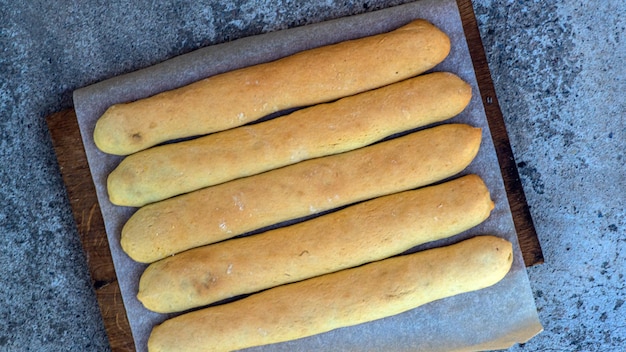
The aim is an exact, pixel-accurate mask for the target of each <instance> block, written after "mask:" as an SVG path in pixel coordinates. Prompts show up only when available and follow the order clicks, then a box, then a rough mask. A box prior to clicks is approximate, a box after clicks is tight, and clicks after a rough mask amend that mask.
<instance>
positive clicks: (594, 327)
mask: <svg viewBox="0 0 626 352" xmlns="http://www.w3.org/2000/svg"><path fill="white" fill-rule="evenodd" d="M402 2H403V1H383V0H377V1H353V2H345V1H333V0H328V1H324V2H315V4H306V5H305V4H302V3H301V2H295V1H288V0H279V1H243V0H237V1H232V2H229V3H228V4H226V2H221V3H218V2H209V1H203V2H188V1H180V0H177V1H173V2H170V3H169V4H165V3H161V2H142V3H141V4H133V5H130V4H128V3H125V4H123V5H121V4H114V3H109V2H105V3H103V2H100V1H92V0H88V1H81V2H72V1H53V2H48V1H26V2H16V1H6V0H2V1H0V160H1V161H0V165H1V168H0V273H1V275H0V351H106V350H108V349H109V347H108V343H107V340H106V335H105V333H104V328H103V325H102V321H101V318H100V315H99V310H98V306H97V303H96V300H95V296H94V294H93V291H92V289H91V287H90V281H89V276H88V271H87V268H86V266H85V257H84V255H83V254H82V250H81V247H80V242H79V240H78V237H77V234H76V230H75V228H74V222H73V219H72V215H71V211H70V208H69V203H68V200H67V197H66V193H65V189H64V186H63V182H62V179H61V176H60V173H59V167H58V164H57V162H56V157H55V155H54V152H53V149H52V145H51V141H50V136H49V133H48V130H47V126H46V123H45V117H46V116H47V115H49V114H51V113H54V112H56V111H59V110H62V109H64V108H68V107H71V105H72V100H71V94H72V91H73V90H74V89H76V88H79V87H82V86H85V85H88V84H90V83H94V82H97V81H100V80H103V79H106V78H109V77H112V76H115V75H118V74H121V73H125V72H130V71H133V70H136V69H139V68H142V67H146V66H149V65H151V64H154V63H156V62H159V61H162V60H165V59H167V58H170V57H172V56H175V55H179V54H182V53H185V52H189V51H192V50H194V49H196V48H198V47H202V46H206V45H210V44H214V43H219V42H223V41H227V40H230V39H234V38H238V37H242V36H248V35H253V34H258V33H262V32H266V31H271V30H278V29H282V28H287V27H293V26H299V25H304V24H307V23H312V22H318V21H322V20H326V19H330V18H335V17H340V16H346V15H350V14H356V13H361V12H364V11H372V10H375V9H377V8H382V7H388V6H392V5H395V4H399V3H402ZM474 8H475V11H476V16H477V19H478V22H479V26H480V31H481V35H482V38H483V42H484V45H485V51H486V53H487V56H488V60H489V65H490V68H491V70H492V77H493V79H494V83H495V86H496V90H497V93H498V97H499V102H500V104H501V107H502V110H503V113H504V116H505V120H506V125H507V128H508V131H509V135H510V138H511V143H512V147H513V151H514V154H515V158H516V161H517V163H518V166H519V170H520V174H521V178H522V182H523V185H524V188H525V190H526V194H527V197H528V202H529V204H530V206H531V212H532V215H533V218H534V221H535V225H536V227H537V231H538V233H539V237H540V240H541V243H542V246H543V250H544V255H545V258H546V263H545V264H543V265H540V266H536V267H533V268H531V269H530V270H529V275H530V279H531V284H532V288H533V292H534V294H535V298H536V302H537V306H538V310H539V315H540V318H541V321H542V323H543V325H544V327H545V331H544V332H543V333H542V334H540V335H539V336H537V337H536V338H534V339H532V340H531V341H530V342H528V343H527V344H525V345H522V346H516V347H513V348H512V349H511V350H512V351H603V352H604V351H623V350H624V348H625V346H626V319H625V318H624V316H626V305H624V302H625V301H626V291H625V289H624V274H625V271H626V269H625V268H626V265H625V264H626V259H625V258H626V220H625V219H626V211H625V203H626V196H625V194H626V178H625V175H624V174H625V171H626V169H625V167H624V162H625V161H626V160H625V159H626V157H625V155H624V150H625V149H626V95H625V93H624V92H626V64H625V63H624V62H625V60H626V50H625V48H626V43H625V41H626V28H625V27H626V23H625V22H624V20H623V15H624V13H626V2H623V1H621V0H611V1H602V2H586V1H564V0H558V1H554V2H541V1H505V0H476V1H474ZM503 319H506V317H503Z"/></svg>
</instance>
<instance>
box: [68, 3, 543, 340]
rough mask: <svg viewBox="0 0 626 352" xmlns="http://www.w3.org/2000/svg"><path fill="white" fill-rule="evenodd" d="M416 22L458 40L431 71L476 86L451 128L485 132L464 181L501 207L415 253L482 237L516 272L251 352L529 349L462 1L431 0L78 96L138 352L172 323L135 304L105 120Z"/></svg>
mask: <svg viewBox="0 0 626 352" xmlns="http://www.w3.org/2000/svg"><path fill="white" fill-rule="evenodd" d="M417 18H424V19H427V20H429V21H431V22H432V23H434V24H435V25H436V26H438V27H439V28H441V29H442V30H443V31H444V32H446V33H447V34H448V35H449V36H450V38H451V40H452V51H451V53H450V55H449V57H448V58H447V59H446V60H445V61H444V62H443V63H442V64H440V65H439V66H437V67H436V68H435V69H434V70H433V71H450V72H454V73H456V74H457V75H459V76H460V77H461V78H463V79H464V80H465V81H467V82H469V83H470V84H471V85H472V87H473V92H474V94H473V95H474V97H473V99H472V101H471V103H470V105H469V106H468V108H467V109H466V110H465V111H464V112H463V113H462V114H460V115H459V116H457V117H455V118H454V119H452V120H449V121H448V122H463V123H468V124H471V125H473V126H478V127H482V128H483V142H482V145H481V149H480V152H479V155H478V156H477V158H476V159H475V161H474V162H473V163H472V164H471V165H470V166H469V167H468V168H467V169H466V170H465V171H464V172H463V173H462V174H468V173H476V174H478V175H480V176H481V177H482V178H483V180H485V182H486V184H487V186H488V187H489V189H490V191H491V194H492V199H493V200H494V202H495V203H496V208H495V209H494V211H493V213H492V215H491V216H490V218H489V219H488V220H487V221H485V222H484V223H483V224H481V225H479V226H478V227H476V228H474V229H472V230H470V231H467V232H465V233H463V234H461V235H459V236H455V237H453V238H452V239H448V240H443V241H438V242H434V243H430V244H426V245H423V246H420V247H417V248H415V249H413V250H412V251H416V250H422V249H425V248H430V247H434V246H440V245H444V244H449V243H453V242H458V241H460V240H462V239H465V238H468V237H471V236H474V235H479V234H493V235H496V236H500V237H503V238H506V239H508V240H510V241H511V242H513V244H514V251H515V258H514V263H513V268H512V269H511V271H510V273H509V274H508V275H507V276H506V277H505V278H504V279H503V280H502V281H501V282H500V283H498V284H496V285H495V286H493V287H490V288H487V289H484V290H481V291H478V292H473V293H468V294H463V295H460V296H456V297H452V298H448V299H444V300H440V301H437V302H433V303H431V304H428V305H425V306H422V307H420V308H417V309H415V310H412V311H409V312H406V313H403V314H400V315H397V316H393V317H390V318H386V319H381V320H378V321H375V322H371V323H367V324H361V325H358V326H353V327H348V328H343V329H338V330H335V331H331V332H328V333H324V334H320V335H317V336H313V337H309V338H304V339H300V340H296V341H291V342H286V343H281V344H275V345H270V346H264V347H258V348H251V349H249V350H250V351H323V350H329V349H330V350H333V351H355V350H358V351H409V350H410V351H476V350H489V349H502V348H507V347H509V346H511V345H512V344H514V343H516V342H525V341H527V340H528V339H530V338H531V337H532V336H534V335H535V334H537V333H539V332H540V331H541V330H542V327H541V324H540V323H539V320H538V317H537V310H536V307H535V303H534V299H533V296H532V292H531V290H530V285H529V282H528V277H527V274H526V268H525V266H524V263H523V259H522V255H521V251H520V248H519V244H518V242H517V235H516V233H515V228H514V225H513V220H512V216H511V212H510V209H509V204H508V201H507V197H506V193H505V190H504V185H503V181H502V176H501V173H500V168H499V166H498V161H497V157H496V154H495V149H494V145H493V142H492V139H491V134H490V132H489V127H488V125H487V120H486V116H485V111H484V109H483V105H482V102H481V99H480V93H479V90H478V85H477V82H476V77H475V73H474V70H473V66H472V61H471V57H470V55H469V51H468V48H467V42H466V41H465V35H464V32H463V28H462V25H461V18H460V15H459V12H458V8H457V5H456V2H455V1H452V0H447V1H434V0H433V1H430V0H423V1H418V2H415V3H410V4H406V5H401V6H397V7H393V8H389V9H385V10H380V11H376V12H371V13H368V14H363V15H357V16H351V17H347V18H342V19H338V20H333V21H328V22H324V23H320V24H315V25H308V26H304V27H299V28H295V29H289V30H283V31H278V32H273V33H268V34H263V35H259V36H255V37H250V38H244V39H240V40H236V41H232V42H229V43H226V44H220V45H215V46H212V47H207V48H203V49H200V50H197V51H195V52H192V53H189V54H186V55H183V56H179V57H176V58H174V59H171V60H168V61H166V62H163V63H161V64H158V65H155V66H153V67H150V68H147V69H143V70H140V71H137V72H134V73H130V74H127V75H123V76H119V77H116V78H113V79H109V80H106V81H103V82H100V83H97V84H94V85H91V86H88V87H85V88H82V89H79V90H77V91H76V92H75V93H74V104H75V109H76V114H77V117H78V122H79V126H80V130H81V135H82V138H83V143H84V146H85V150H86V153H87V158H88V162H89V165H90V168H91V173H92V175H93V181H94V183H95V186H96V191H97V196H98V199H99V202H100V207H101V210H102V215H103V218H104V222H105V227H106V231H107V236H108V239H109V245H110V248H111V254H112V257H113V262H114V265H115V269H116V273H117V277H118V280H119V284H120V289H121V292H122V297H123V300H124V305H125V307H126V311H127V314H128V320H129V323H130V327H131V330H132V335H133V337H134V339H135V345H136V347H137V350H138V351H145V350H146V349H147V347H146V342H147V339H148V336H149V334H150V331H151V329H152V327H153V326H154V325H156V324H158V323H160V322H161V321H163V320H164V319H166V318H168V317H169V315H162V314H156V313H152V312H150V311H148V310H146V309H145V308H143V306H142V305H141V303H140V302H139V301H138V300H137V299H136V297H135V295H136V292H137V287H138V278H139V276H140V275H141V273H142V272H143V269H144V268H145V265H142V264H138V263H136V262H134V261H133V260H131V259H130V258H129V257H128V256H126V254H124V252H123V251H122V250H121V248H120V244H119V237H120V232H121V228H122V226H123V224H124V223H125V222H126V220H127V219H128V218H129V217H130V216H131V214H132V213H133V212H134V211H135V210H136V209H135V208H128V207H118V206H114V205H113V204H111V203H110V202H109V201H108V198H107V193H106V177H107V175H108V174H109V173H110V172H111V171H112V170H113V169H114V168H115V166H116V165H117V164H118V163H119V162H120V161H121V157H117V156H112V155H107V154H104V153H102V152H100V151H99V150H98V149H97V148H96V147H95V145H94V142H93V139H92V134H93V129H94V126H95V123H96V120H97V118H98V117H99V116H100V115H101V114H102V113H103V112H104V111H105V110H106V109H107V107H109V106H110V105H112V104H114V103H119V102H126V101H131V100H136V99H139V98H143V97H147V96H150V95H153V94H155V93H158V92H161V91H164V90H169V89H173V88H176V87H179V86H182V85H185V84H188V83H191V82H193V81H196V80H198V79H201V78H204V77H208V76H211V75H214V74H217V73H221V72H224V71H228V70H232V69H236V68H239V67H244V66H248V65H252V64H256V63H260V62H265V61H270V60H274V59H277V58H279V57H283V56H286V55H289V54H292V53H295V52H298V51H301V50H305V49H308V48H312V47H317V46H321V45H326V44H330V43H335V42H339V41H343V40H347V39H353V38H358V37H363V36H367V35H372V34H376V33H382V32H386V31H390V30H393V29H395V28H397V27H400V26H401V25H403V24H405V23H408V22H409V21H411V20H413V19H417ZM233 323H235V324H236V322H233ZM207 333H210V332H207Z"/></svg>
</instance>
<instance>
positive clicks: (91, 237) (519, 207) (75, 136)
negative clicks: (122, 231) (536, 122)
mask: <svg viewBox="0 0 626 352" xmlns="http://www.w3.org/2000/svg"><path fill="white" fill-rule="evenodd" d="M457 3H458V6H459V10H460V13H461V18H462V21H463V28H464V30H465V35H466V39H467V42H468V44H469V49H470V54H471V56H472V61H473V64H474V70H475V72H476V78H477V81H478V85H479V88H480V92H481V94H482V101H483V105H484V107H485V112H486V114H487V119H488V121H489V128H490V130H491V133H492V138H493V141H494V144H495V147H496V151H497V154H498V160H499V162H500V168H501V171H502V176H503V179H504V183H505V188H506V191H507V195H508V199H509V203H510V206H511V212H512V214H513V221H514V223H515V228H516V230H517V234H518V238H519V242H520V247H521V250H522V254H523V256H524V261H525V263H526V265H527V266H532V265H536V264H540V263H543V254H542V251H541V246H540V244H539V240H538V238H537V234H536V232H535V228H534V225H533V222H532V219H531V216H530V212H529V209H528V205H527V203H526V197H525V195H524V190H523V189H522V185H521V182H520V179H519V174H518V171H517V167H516V164H515V159H514V158H513V154H512V150H511V146H510V143H509V138H508V135H507V132H506V128H505V125H504V120H503V117H502V112H501V110H500V107H499V105H498V100H497V98H496V94H495V89H494V87H493V82H492V80H491V74H490V71H489V67H488V66H487V59H486V56H485V53H484V49H483V45H482V42H481V39H480V33H479V32H478V27H477V24H476V18H475V15H474V10H473V8H472V4H471V0H457ZM47 123H48V128H49V129H50V134H51V137H52V144H53V146H54V150H55V152H56V155H57V159H58V162H59V166H60V169H61V174H62V176H63V180H64V182H65V186H66V188H67V194H68V197H69V200H70V204H71V206H72V211H73V214H74V219H75V221H76V226H77V229H78V234H79V236H80V239H81V242H82V245H83V250H84V251H85V255H86V258H87V264H88V266H89V269H90V273H91V280H92V285H93V287H94V290H95V292H96V297H97V300H98V303H99V305H100V311H101V313H102V317H103V320H104V326H105V329H106V332H107V335H108V338H109V342H110V344H111V349H112V350H113V351H134V350H135V346H134V342H133V337H132V335H131V332H130V326H129V324H128V319H127V317H126V310H125V308H124V304H123V302H122V296H121V293H120V288H119V285H118V282H117V277H116V274H115V270H114V268H113V260H112V259H111V253H110V251H109V245H108V243H107V235H106V232H105V229H104V221H103V219H102V214H101V212H100V207H99V205H98V199H97V196H96V190H95V187H94V184H93V180H92V177H91V172H90V170H89V166H88V164H87V156H86V155H85V150H84V148H83V143H82V139H81V136H80V131H79V128H78V121H77V119H76V114H75V112H74V110H71V109H70V110H65V111H61V112H59V113H56V114H54V115H52V116H49V117H48V118H47Z"/></svg>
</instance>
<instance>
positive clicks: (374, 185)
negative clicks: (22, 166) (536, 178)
mask: <svg viewBox="0 0 626 352" xmlns="http://www.w3.org/2000/svg"><path fill="white" fill-rule="evenodd" d="M480 141H481V129H479V128H474V127H472V126H469V125H464V124H444V125H441V126H437V127H432V128H428V129H425V130H422V131H418V132H414V133H411V134H409V135H406V136H403V137H399V138H395V139H392V140H389V141H384V142H381V143H378V144H375V145H372V146H368V147H365V148H361V149H357V150H353V151H350V152H346V153H341V154H336V155H331V156H327V157H323V158H316V159H311V160H306V161H303V162H300V163H298V164H294V165H290V166H286V167H283V168H280V169H276V170H272V171H268V172H265V173H262V174H258V175H254V176H250V177H246V178H241V179H237V180H234V181H230V182H226V183H222V184H219V185H216V186H212V187H208V188H205V189H201V190H198V191H195V192H191V193H188V194H185V195H182V196H178V197H174V198H170V199H167V200H164V201H161V202H157V203H153V204H149V205H147V206H145V207H142V208H140V209H139V210H137V212H135V214H134V215H133V216H131V218H130V219H129V220H128V222H127V223H126V224H125V225H124V227H123V229H122V234H121V245H122V248H123V249H124V251H126V253H127V254H128V255H129V256H130V257H131V258H133V259H134V260H136V261H139V262H153V261H156V260H158V259H161V258H164V257H167V256H170V255H173V254H175V253H179V252H181V251H184V250H187V249H190V248H194V247H199V246H202V245H206V244H210V243H214V242H218V241H221V240H224V239H227V238H231V237H235V236H237V235H240V234H243V233H245V232H248V231H252V230H257V229H260V228H262V227H265V226H269V225H273V224H276V223H279V222H281V221H286V220H291V219H296V218H299V217H304V216H308V215H312V214H317V213H319V212H321V211H325V210H329V209H334V208H337V207H340V206H344V205H348V204H351V203H355V202H358V201H363V200H367V199H371V198H375V197H379V196H383V195H387V194H391V193H396V192H400V191H405V190H409V189H412V188H416V187H421V186H425V185H428V184H431V183H434V182H437V181H440V180H443V179H445V178H447V177H450V176H453V175H455V174H457V173H458V172H460V171H462V170H463V169H464V168H465V167H466V166H467V165H469V163H470V162H471V161H472V160H473V158H474V157H475V156H476V154H477V152H478V149H479V147H480Z"/></svg>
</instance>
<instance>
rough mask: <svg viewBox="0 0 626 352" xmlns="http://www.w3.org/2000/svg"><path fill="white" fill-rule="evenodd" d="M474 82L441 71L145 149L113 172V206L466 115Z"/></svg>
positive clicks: (137, 202) (151, 199) (165, 195)
mask: <svg viewBox="0 0 626 352" xmlns="http://www.w3.org/2000/svg"><path fill="white" fill-rule="evenodd" d="M471 96H472V92H471V87H470V86H469V85H468V84H467V83H465V82H463V80H461V79H460V78H458V77H457V76H455V75H453V74H451V73H444V72H437V73H432V74H427V75H423V76H419V77H416V78H412V79H408V80H405V81H402V82H399V83H395V84H391V85H388V86H385V87H383V88H379V89H376V90H372V91H368V92H365V93H361V94H357V95H354V96H350V97H346V98H343V99H340V100H338V101H336V102H333V103H327V104H319V105H315V106H313V107H310V108H306V109H302V110H298V111H296V112H294V113H292V114H290V115H287V116H283V117H280V118H276V119H273V120H270V121H266V122H263V123H259V124H255V125H251V126H243V127H239V128H234V129H231V130H228V131H223V132H220V133H215V134H212V135H208V136H206V137H202V138H198V139H195V140H191V141H186V142H180V143H173V144H168V145H163V146H158V147H155V148H150V149H148V150H144V151H141V152H138V153H135V154H133V155H130V156H128V157H127V158H125V159H124V160H123V161H122V162H121V163H120V164H119V166H118V167H117V168H116V169H115V170H113V172H112V173H111V174H110V175H109V177H108V182H107V185H108V192H109V199H110V200H111V202H112V203H113V204H117V205H125V206H143V205H145V204H148V203H152V202H155V201H160V200H163V199H166V198H170V197H172V196H176V195H179V194H183V193H188V192H191V191H194V190H197V189H200V188H204V187H208V186H212V185H215V184H219V183H223V182H226V181H230V180H233V179H236V178H240V177H245V176H250V175H254V174H257V173H260V172H264V171H267V170H272V169H275V168H278V167H282V166H285V165H289V164H294V163H297V162H299V161H301V160H305V159H311V158H316V157H320V156H325V155H330V154H336V153H341V152H345V151H348V150H352V149H357V148H360V147H363V146H365V145H368V144H371V143H374V142H376V141H378V140H381V139H383V138H385V137H387V136H390V135H392V134H394V133H399V132H403V131H407V130H410V129H413V128H417V127H421V126H424V125H427V124H430V123H434V122H438V121H442V120H445V119H448V118H451V117H454V116H455V115H457V114H459V113H460V112H461V111H463V109H464V108H465V107H466V106H467V104H468V103H469V101H470V99H471Z"/></svg>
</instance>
